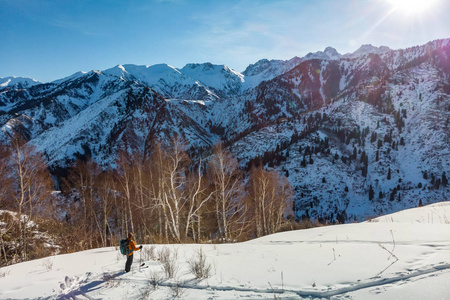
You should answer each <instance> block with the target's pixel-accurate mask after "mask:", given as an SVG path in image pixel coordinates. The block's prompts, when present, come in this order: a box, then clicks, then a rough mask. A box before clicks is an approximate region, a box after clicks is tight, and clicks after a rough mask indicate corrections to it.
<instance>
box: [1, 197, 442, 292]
mask: <svg viewBox="0 0 450 300" xmlns="http://www.w3.org/2000/svg"><path fill="white" fill-rule="evenodd" d="M449 213H450V203H449V202H444V203H438V204H435V205H431V206H427V207H421V208H415V209H410V210H407V211H402V212H399V213H396V214H393V215H388V216H383V217H380V218H377V219H373V220H371V221H368V222H364V223H358V224H356V223H353V224H346V225H336V226H326V227H320V228H313V229H307V230H300V231H289V232H283V233H278V234H274V235H269V236H265V237H262V238H259V239H256V240H252V241H248V242H245V243H234V244H218V245H217V244H215V245H211V244H203V245H198V244H197V245H196V244H189V245H188V244H184V245H180V244H177V245H144V246H143V249H142V251H139V252H137V253H135V254H134V263H133V266H132V269H131V272H129V273H124V272H123V269H124V266H125V260H126V259H125V258H124V256H123V255H121V254H120V252H119V250H118V248H117V247H116V248H115V247H107V248H100V249H92V250H88V251H82V252H76V253H70V254H64V255H55V256H50V257H47V258H43V259H37V260H33V261H28V262H23V263H19V264H15V265H12V266H6V267H3V268H0V286H1V287H2V288H1V289H0V298H2V299H81V298H87V299H123V298H131V299H172V298H181V299H273V298H276V299H299V300H300V299H350V300H359V299H364V300H367V299H383V300H394V299H395V300H397V299H429V300H437V299H448V298H449V297H450V292H449V289H448V281H449V280H450V262H449V257H450V228H449V227H450V224H449V222H448V217H449ZM137 242H138V243H139V242H140V241H137ZM199 253H200V254H201V255H202V257H203V259H204V260H203V263H204V264H203V265H202V264H199V266H200V267H197V269H199V270H202V271H203V270H204V274H205V276H203V277H202V278H198V276H196V275H195V274H196V273H194V272H193V268H192V266H193V264H194V263H197V262H199V261H200V260H199ZM164 258H165V259H164ZM140 262H144V263H145V265H144V266H142V267H139V264H140ZM164 265H166V266H167V265H169V266H170V267H171V268H173V270H175V272H174V273H173V275H172V276H169V275H168V274H170V273H168V272H167V271H166V272H165V271H164V270H168V269H169V268H167V267H166V268H164ZM207 270H209V271H207Z"/></svg>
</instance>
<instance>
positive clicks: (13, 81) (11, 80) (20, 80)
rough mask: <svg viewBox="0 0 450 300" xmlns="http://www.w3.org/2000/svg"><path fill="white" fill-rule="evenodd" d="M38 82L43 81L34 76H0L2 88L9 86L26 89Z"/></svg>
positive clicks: (0, 86) (0, 87)
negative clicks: (33, 77)
mask: <svg viewBox="0 0 450 300" xmlns="http://www.w3.org/2000/svg"><path fill="white" fill-rule="evenodd" d="M38 84H41V82H39V81H37V80H34V79H32V78H25V77H15V76H11V77H5V78H2V77H0V89H4V88H7V87H10V88H15V89H25V88H29V87H32V86H34V85H38Z"/></svg>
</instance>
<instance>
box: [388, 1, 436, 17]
mask: <svg viewBox="0 0 450 300" xmlns="http://www.w3.org/2000/svg"><path fill="white" fill-rule="evenodd" d="M386 1H387V2H388V3H389V4H390V5H392V9H393V10H395V11H398V12H401V13H404V14H407V15H419V14H422V13H424V12H426V11H428V10H429V9H431V8H433V7H434V6H435V5H436V3H437V2H438V0H386Z"/></svg>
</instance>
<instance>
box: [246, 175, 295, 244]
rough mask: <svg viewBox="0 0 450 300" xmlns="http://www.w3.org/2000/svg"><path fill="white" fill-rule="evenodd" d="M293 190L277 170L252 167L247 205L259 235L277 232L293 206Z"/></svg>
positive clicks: (256, 232)
mask: <svg viewBox="0 0 450 300" xmlns="http://www.w3.org/2000/svg"><path fill="white" fill-rule="evenodd" d="M292 198H293V190H292V187H291V185H290V184H289V182H288V181H287V179H286V178H285V177H281V176H280V175H279V174H278V173H277V172H276V171H267V170H264V169H263V167H262V166H260V167H257V168H252V170H251V173H250V177H249V183H248V196H247V206H248V208H249V215H250V216H251V218H250V222H251V223H252V224H253V226H254V227H255V234H256V236H257V237H260V236H263V235H267V234H272V233H275V232H277V231H278V230H279V229H280V228H281V226H282V224H283V221H284V219H285V217H286V216H287V215H288V214H289V213H290V211H289V210H290V209H291V208H292Z"/></svg>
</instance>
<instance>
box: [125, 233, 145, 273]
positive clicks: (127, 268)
mask: <svg viewBox="0 0 450 300" xmlns="http://www.w3.org/2000/svg"><path fill="white" fill-rule="evenodd" d="M127 240H128V247H129V249H130V251H129V252H130V253H129V254H128V256H127V262H126V263H125V272H130V269H131V264H132V263H133V252H134V251H138V250H141V249H142V245H141V246H139V247H136V243H135V242H134V240H133V233H132V232H130V233H129V234H128V238H127Z"/></svg>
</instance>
